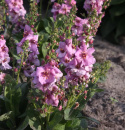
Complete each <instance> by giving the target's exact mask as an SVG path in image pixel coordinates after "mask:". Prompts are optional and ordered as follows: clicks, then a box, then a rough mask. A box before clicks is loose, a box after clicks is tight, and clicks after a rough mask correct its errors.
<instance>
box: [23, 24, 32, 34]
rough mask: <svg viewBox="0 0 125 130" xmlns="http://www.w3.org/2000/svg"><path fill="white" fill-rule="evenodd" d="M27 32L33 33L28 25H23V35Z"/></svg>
mask: <svg viewBox="0 0 125 130" xmlns="http://www.w3.org/2000/svg"><path fill="white" fill-rule="evenodd" d="M29 34H31V35H33V31H32V29H31V27H30V26H29V25H25V28H24V36H25V37H26V36H28V35H29Z"/></svg>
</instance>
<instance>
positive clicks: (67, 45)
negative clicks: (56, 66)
mask: <svg viewBox="0 0 125 130" xmlns="http://www.w3.org/2000/svg"><path fill="white" fill-rule="evenodd" d="M56 53H58V57H59V58H64V57H65V55H66V54H67V56H69V57H72V56H73V55H74V53H75V49H74V48H73V45H72V39H67V40H66V41H65V42H60V43H59V48H58V49H57V50H56Z"/></svg>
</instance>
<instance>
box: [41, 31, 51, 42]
mask: <svg viewBox="0 0 125 130" xmlns="http://www.w3.org/2000/svg"><path fill="white" fill-rule="evenodd" d="M49 37H50V36H49V34H48V33H45V32H43V31H41V32H39V40H40V42H41V43H40V44H42V43H44V42H47V41H48V39H49Z"/></svg>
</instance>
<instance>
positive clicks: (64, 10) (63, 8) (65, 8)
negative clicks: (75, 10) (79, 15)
mask: <svg viewBox="0 0 125 130" xmlns="http://www.w3.org/2000/svg"><path fill="white" fill-rule="evenodd" d="M70 9H71V7H70V6H68V5H67V4H62V6H61V8H60V9H59V13H60V14H67V13H70Z"/></svg>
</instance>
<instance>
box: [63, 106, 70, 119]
mask: <svg viewBox="0 0 125 130" xmlns="http://www.w3.org/2000/svg"><path fill="white" fill-rule="evenodd" d="M70 110H71V109H70V108H67V109H65V110H64V119H65V120H70V118H69V116H70Z"/></svg>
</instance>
